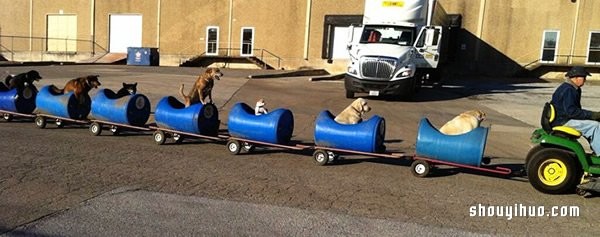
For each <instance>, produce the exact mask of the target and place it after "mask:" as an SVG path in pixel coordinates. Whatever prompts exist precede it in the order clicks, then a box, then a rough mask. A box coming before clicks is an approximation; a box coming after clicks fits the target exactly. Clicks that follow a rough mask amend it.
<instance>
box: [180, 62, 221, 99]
mask: <svg viewBox="0 0 600 237" xmlns="http://www.w3.org/2000/svg"><path fill="white" fill-rule="evenodd" d="M222 76H223V73H221V70H220V69H218V68H207V69H206V71H205V72H204V73H202V74H200V76H198V79H196V82H195V83H194V87H193V88H192V89H191V90H190V92H189V93H188V94H187V95H185V94H184V93H183V87H184V84H181V87H179V94H180V95H181V96H182V97H183V100H184V104H185V107H188V106H190V105H192V104H195V103H198V102H200V103H202V104H206V103H212V102H213V100H212V89H213V86H214V85H215V79H216V80H221V77H222Z"/></svg>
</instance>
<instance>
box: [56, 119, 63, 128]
mask: <svg viewBox="0 0 600 237" xmlns="http://www.w3.org/2000/svg"><path fill="white" fill-rule="evenodd" d="M54 123H55V124H56V126H57V127H58V128H62V127H64V126H65V125H64V124H63V121H62V120H60V119H56V121H55V122H54Z"/></svg>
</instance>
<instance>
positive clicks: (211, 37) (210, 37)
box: [206, 26, 219, 55]
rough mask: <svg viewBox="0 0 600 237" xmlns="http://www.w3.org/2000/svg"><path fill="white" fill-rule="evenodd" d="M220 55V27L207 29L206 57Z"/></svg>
mask: <svg viewBox="0 0 600 237" xmlns="http://www.w3.org/2000/svg"><path fill="white" fill-rule="evenodd" d="M218 54H219V27H216V26H209V27H207V28H206V55H218Z"/></svg>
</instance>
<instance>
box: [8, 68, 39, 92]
mask: <svg viewBox="0 0 600 237" xmlns="http://www.w3.org/2000/svg"><path fill="white" fill-rule="evenodd" d="M40 79H42V77H41V76H40V73H39V72H38V71H36V70H31V71H29V72H25V73H21V74H17V75H16V76H15V75H8V76H7V77H6V78H5V79H4V83H5V84H6V87H7V88H8V89H9V90H10V89H13V88H18V89H19V90H22V89H23V88H25V87H27V86H33V82H34V81H39V80H40Z"/></svg>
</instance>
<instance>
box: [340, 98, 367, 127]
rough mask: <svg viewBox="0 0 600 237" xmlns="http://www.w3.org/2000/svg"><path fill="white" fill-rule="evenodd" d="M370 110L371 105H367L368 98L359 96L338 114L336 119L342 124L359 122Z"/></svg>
mask: <svg viewBox="0 0 600 237" xmlns="http://www.w3.org/2000/svg"><path fill="white" fill-rule="evenodd" d="M369 111H371V107H369V106H368V105H367V100H365V99H363V98H358V99H356V100H354V101H353V102H352V103H351V104H350V105H349V106H348V107H346V109H344V110H343V111H342V112H341V113H340V114H338V115H337V116H336V117H335V121H336V122H338V123H341V124H357V123H360V122H361V121H362V115H363V114H365V113H366V112H369Z"/></svg>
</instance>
